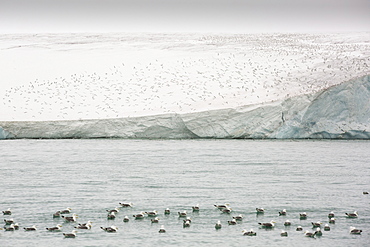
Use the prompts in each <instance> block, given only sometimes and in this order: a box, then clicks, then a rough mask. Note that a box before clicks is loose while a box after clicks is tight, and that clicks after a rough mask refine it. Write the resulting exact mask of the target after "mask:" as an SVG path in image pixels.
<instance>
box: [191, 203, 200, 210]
mask: <svg viewBox="0 0 370 247" xmlns="http://www.w3.org/2000/svg"><path fill="white" fill-rule="evenodd" d="M192 208H193V211H194V212H197V211H199V210H200V207H199V204H197V205H195V206H193V207H192Z"/></svg>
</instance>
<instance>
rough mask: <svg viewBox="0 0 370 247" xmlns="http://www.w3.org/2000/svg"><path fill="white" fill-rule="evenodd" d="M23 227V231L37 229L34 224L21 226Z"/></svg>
mask: <svg viewBox="0 0 370 247" xmlns="http://www.w3.org/2000/svg"><path fill="white" fill-rule="evenodd" d="M23 229H24V230H25V231H36V230H37V228H36V226H35V225H33V226H31V227H23Z"/></svg>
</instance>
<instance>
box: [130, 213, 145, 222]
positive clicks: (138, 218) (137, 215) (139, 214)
mask: <svg viewBox="0 0 370 247" xmlns="http://www.w3.org/2000/svg"><path fill="white" fill-rule="evenodd" d="M133 217H134V218H135V220H141V219H144V217H145V212H140V213H138V214H134V215H133Z"/></svg>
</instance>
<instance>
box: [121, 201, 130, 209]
mask: <svg viewBox="0 0 370 247" xmlns="http://www.w3.org/2000/svg"><path fill="white" fill-rule="evenodd" d="M119 205H121V207H124V208H127V207H133V204H132V203H131V202H129V203H126V202H120V203H119Z"/></svg>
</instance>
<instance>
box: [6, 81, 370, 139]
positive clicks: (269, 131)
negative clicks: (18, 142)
mask: <svg viewBox="0 0 370 247" xmlns="http://www.w3.org/2000/svg"><path fill="white" fill-rule="evenodd" d="M0 126H1V127H0V139H11V138H153V139H154V138H164V139H180V138H252V139H264V138H271V139H291V138H296V139H301V138H312V139H370V75H367V76H363V77H360V78H356V79H353V80H351V81H348V82H343V83H341V84H339V85H336V86H333V87H330V88H327V89H325V90H322V91H320V92H316V93H313V94H309V95H300V96H296V97H292V98H288V99H285V100H281V101H275V102H269V103H264V104H259V105H248V106H244V107H239V108H236V109H221V110H212V111H206V112H197V113H188V114H181V115H180V114H163V115H157V116H144V117H134V118H133V117H131V118H118V119H96V120H68V121H3V122H0Z"/></svg>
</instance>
